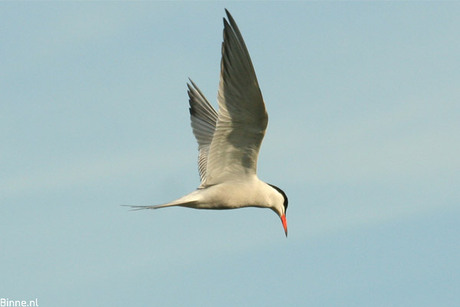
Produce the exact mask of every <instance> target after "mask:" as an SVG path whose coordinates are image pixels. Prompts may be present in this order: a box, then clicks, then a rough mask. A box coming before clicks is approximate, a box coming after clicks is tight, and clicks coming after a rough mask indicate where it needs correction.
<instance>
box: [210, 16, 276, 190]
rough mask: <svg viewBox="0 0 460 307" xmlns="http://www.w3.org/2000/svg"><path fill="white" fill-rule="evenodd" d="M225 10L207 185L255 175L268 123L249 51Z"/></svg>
mask: <svg viewBox="0 0 460 307" xmlns="http://www.w3.org/2000/svg"><path fill="white" fill-rule="evenodd" d="M226 13H227V18H228V21H227V20H226V19H224V41H223V43H222V61H221V74H220V83H219V93H218V102H219V114H218V119H217V124H216V131H215V133H214V137H213V139H212V142H211V146H210V148H209V153H208V162H207V169H206V181H205V182H204V184H203V185H205V186H206V185H212V184H216V183H220V182H224V181H227V180H232V179H236V178H241V177H244V176H250V175H255V174H256V169H257V158H258V153H259V149H260V146H261V143H262V139H263V137H264V135H265V129H266V127H267V123H268V115H267V112H266V109H265V104H264V101H263V98H262V93H261V91H260V89H259V84H258V82H257V77H256V74H255V71H254V67H253V65H252V62H251V58H250V56H249V52H248V50H247V48H246V45H245V43H244V40H243V37H242V36H241V33H240V31H239V29H238V27H237V25H236V23H235V21H234V20H233V18H232V16H231V15H230V14H229V12H228V11H227V10H226Z"/></svg>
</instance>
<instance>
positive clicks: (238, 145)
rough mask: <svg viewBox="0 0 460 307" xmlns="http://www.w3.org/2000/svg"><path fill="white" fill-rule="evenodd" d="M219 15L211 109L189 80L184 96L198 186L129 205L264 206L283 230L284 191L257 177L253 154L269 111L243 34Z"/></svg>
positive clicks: (204, 207) (221, 207) (261, 135)
mask: <svg viewBox="0 0 460 307" xmlns="http://www.w3.org/2000/svg"><path fill="white" fill-rule="evenodd" d="M226 13H227V17H228V21H227V20H226V19H224V41H223V43H222V61H221V75H220V83H219V92H218V102H219V112H216V111H215V110H214V108H213V107H212V106H211V104H210V103H209V102H208V100H207V99H206V98H205V96H204V95H203V94H202V93H201V91H200V90H199V89H198V87H197V86H196V85H195V83H193V81H191V80H190V82H191V85H190V84H188V85H187V86H188V95H189V98H190V99H189V103H190V116H191V122H192V129H193V133H194V135H195V137H196V139H197V141H198V150H199V155H198V169H199V173H200V177H201V184H200V186H199V188H198V189H197V190H195V191H193V192H192V193H190V194H187V195H185V196H183V197H181V198H179V199H177V200H175V201H172V202H169V203H167V204H163V205H155V206H132V207H133V208H134V209H159V208H165V207H171V206H182V207H188V208H195V209H237V208H243V207H260V208H269V209H272V210H273V211H275V213H277V214H278V216H279V217H280V218H281V220H282V222H283V227H284V230H285V233H286V235H287V224H286V216H285V214H286V209H287V204H288V200H287V196H286V194H285V193H284V192H283V191H282V190H281V189H279V188H278V187H276V186H273V185H270V184H267V183H265V182H263V181H261V180H260V179H259V178H258V177H257V158H258V154H259V149H260V145H261V143H262V139H263V137H264V135H265V130H266V127H267V123H268V115H267V112H266V110H265V104H264V101H263V98H262V93H261V92H260V89H259V85H258V82H257V78H256V74H255V71H254V68H253V66H252V62H251V59H250V57H249V53H248V50H247V48H246V45H245V43H244V40H243V37H242V36H241V33H240V31H239V29H238V27H237V25H236V23H235V21H234V20H233V18H232V16H231V15H230V13H229V12H228V11H227V10H226Z"/></svg>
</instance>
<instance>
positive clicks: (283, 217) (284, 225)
mask: <svg viewBox="0 0 460 307" xmlns="http://www.w3.org/2000/svg"><path fill="white" fill-rule="evenodd" d="M281 222H283V228H284V233H285V234H286V237H287V222H286V215H285V214H283V215H282V216H281Z"/></svg>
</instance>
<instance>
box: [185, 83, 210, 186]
mask: <svg viewBox="0 0 460 307" xmlns="http://www.w3.org/2000/svg"><path fill="white" fill-rule="evenodd" d="M190 83H192V85H190V84H188V83H187V87H188V91H187V93H188V96H189V103H190V109H189V110H190V119H191V123H192V129H193V134H194V135H195V138H196V140H197V142H198V151H199V153H198V171H199V173H200V178H201V182H203V181H205V180H206V165H207V162H208V152H209V146H210V144H211V141H212V137H213V135H214V131H215V130H216V121H217V112H216V111H215V110H214V108H213V107H212V106H211V104H210V103H209V102H208V100H207V99H206V98H205V97H204V95H203V93H201V91H200V89H199V88H198V87H197V86H196V84H195V83H193V81H192V80H190Z"/></svg>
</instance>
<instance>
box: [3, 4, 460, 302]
mask: <svg viewBox="0 0 460 307" xmlns="http://www.w3.org/2000/svg"><path fill="white" fill-rule="evenodd" d="M0 8H1V10H0V39H1V42H2V43H1V46H0V58H1V59H2V60H1V71H0V108H1V111H0V140H1V143H2V146H1V148H0V159H1V164H0V167H1V176H0V217H1V219H2V222H1V223H0V234H1V235H0V246H1V248H2V253H0V272H1V275H2V276H3V277H2V278H1V280H0V298H1V297H3V298H10V299H26V300H29V299H35V298H37V299H38V302H39V303H40V305H43V306H83V305H93V306H126V305H128V304H129V305H131V306H149V305H150V306H152V305H153V306H192V305H195V306H196V305H200V306H257V305H259V306H275V305H276V306H279V305H281V304H283V305H297V306H299V305H301V304H303V305H308V306H458V305H460V299H459V296H458V293H457V291H458V289H459V287H460V265H459V261H458V259H460V248H459V244H458V238H459V236H460V226H459V225H460V224H459V223H460V218H459V216H460V215H459V214H460V207H459V202H460V189H459V185H458V183H459V182H460V103H459V101H460V90H459V84H460V61H459V54H460V34H459V31H458V29H459V28H460V20H459V19H458V16H459V14H460V4H459V3H455V2H445V3H429V2H405V3H398V2H382V3H366V2H328V3H320V2H313V3H300V2H290V3H279V2H250V3H246V2H219V3H213V2H192V3H184V2H174V3H170V2H160V3H155V2H95V3H93V2H65V3H60V2H39V3H35V2H19V3H16V2H3V3H1V4H0ZM224 8H228V9H229V10H230V12H231V13H232V14H233V16H234V18H235V19H236V21H237V23H238V25H239V26H240V29H241V31H242V33H243V36H244V38H245V40H246V44H247V46H248V48H249V52H250V54H251V56H252V60H253V62H254V66H255V69H256V72H257V75H258V78H259V83H260V86H261V89H262V93H263V95H264V98H265V101H266V105H267V109H268V112H269V117H270V122H269V127H268V131H267V135H266V137H265V139H264V143H263V145H262V150H261V155H260V158H259V176H260V177H261V179H263V180H265V181H267V182H270V183H272V184H276V185H277V186H279V187H281V188H282V189H283V190H284V191H285V192H286V193H287V195H288V196H289V210H288V212H287V220H288V228H289V237H288V238H287V239H286V238H285V237H284V233H283V230H282V226H281V223H280V221H279V218H278V217H277V216H276V215H274V214H273V213H272V212H271V211H270V210H261V209H254V208H249V209H242V210H234V211H199V210H191V209H184V208H171V209H167V210H166V209H165V210H159V211H154V212H153V211H152V212H129V211H128V210H127V209H126V208H124V207H121V206H120V205H125V204H139V205H149V204H159V203H164V202H167V201H170V200H172V199H175V198H177V197H179V196H182V195H184V194H186V193H188V192H190V191H192V190H193V189H195V188H196V187H197V186H198V184H199V177H198V172H197V165H196V159H197V157H196V155H197V145H196V144H195V140H194V138H193V135H192V132H191V128H190V123H189V114H188V100H187V95H186V86H185V85H186V82H187V80H188V79H187V78H188V77H190V78H192V79H193V80H194V81H195V82H196V83H197V84H198V86H199V87H200V88H201V90H202V91H203V92H204V93H205V94H206V96H207V97H208V99H209V100H211V101H215V97H216V93H217V85H218V75H219V61H220V44H221V41H222V27H223V26H222V17H223V16H224Z"/></svg>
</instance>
